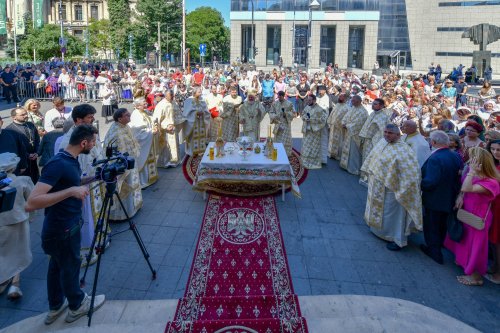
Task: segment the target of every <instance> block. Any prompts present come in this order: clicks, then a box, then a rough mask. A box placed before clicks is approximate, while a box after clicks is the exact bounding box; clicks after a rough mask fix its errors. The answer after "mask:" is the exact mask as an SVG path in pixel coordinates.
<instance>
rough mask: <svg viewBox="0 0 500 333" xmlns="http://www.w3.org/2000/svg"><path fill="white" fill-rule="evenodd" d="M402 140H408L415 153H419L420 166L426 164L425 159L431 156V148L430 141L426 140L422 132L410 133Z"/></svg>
mask: <svg viewBox="0 0 500 333" xmlns="http://www.w3.org/2000/svg"><path fill="white" fill-rule="evenodd" d="M401 141H403V142H406V143H407V144H408V145H409V146H410V147H411V149H413V151H415V154H416V155H417V160H418V165H419V167H420V168H422V166H423V165H424V163H425V161H427V159H428V158H429V156H431V148H430V146H429V142H427V140H425V138H424V137H423V135H422V134H420V133H418V132H415V133H413V134H410V135H407V134H405V135H403V136H402V137H401Z"/></svg>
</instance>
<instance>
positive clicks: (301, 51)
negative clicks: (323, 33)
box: [293, 25, 309, 66]
mask: <svg viewBox="0 0 500 333" xmlns="http://www.w3.org/2000/svg"><path fill="white" fill-rule="evenodd" d="M308 33H309V26H307V25H296V26H295V52H294V55H293V58H294V63H296V64H298V65H299V66H305V65H306V61H307V51H308V50H307V35H308Z"/></svg>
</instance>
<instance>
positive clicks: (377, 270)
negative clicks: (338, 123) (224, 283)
mask: <svg viewBox="0 0 500 333" xmlns="http://www.w3.org/2000/svg"><path fill="white" fill-rule="evenodd" d="M43 110H46V108H44V109H43ZM2 115H3V113H2ZM102 123H103V122H101V124H102ZM102 130H103V129H102V128H101V134H103V132H102ZM299 130H300V120H297V121H295V124H294V131H293V132H294V136H299V135H300V133H299ZM294 145H295V147H296V148H300V139H295V140H294ZM301 191H302V197H303V198H302V199H296V198H294V197H293V196H292V195H291V194H290V193H287V195H286V201H285V202H282V201H281V200H280V198H279V197H277V198H276V202H277V206H278V213H279V218H280V221H281V228H282V231H283V236H284V242H285V247H286V251H287V254H288V261H289V266H290V270H291V274H292V278H293V283H294V288H295V292H296V293H297V294H298V295H331V294H357V295H376V296H387V297H396V298H401V299H405V300H409V301H413V302H416V303H420V304H423V305H426V306H429V307H431V308H434V309H436V310H439V311H441V312H443V313H445V314H448V315H450V316H452V317H454V318H457V319H459V320H461V321H463V322H465V323H467V324H469V325H472V326H474V327H476V328H477V329H479V330H481V331H484V332H500V311H498V309H499V308H500V288H499V287H498V286H495V285H493V284H491V283H489V282H487V281H486V282H485V284H484V286H483V287H466V286H463V285H460V284H459V283H458V282H457V281H456V278H455V276H456V275H458V274H462V271H461V269H460V268H458V267H456V266H455V265H454V264H453V258H452V257H451V255H450V254H449V253H447V254H446V257H445V261H446V262H445V265H444V266H440V265H437V264H435V263H434V262H433V261H432V260H430V259H428V258H427V257H426V256H425V255H423V254H422V253H421V252H420V250H419V249H418V245H419V244H420V243H422V242H423V238H422V235H413V236H411V238H410V244H409V246H408V247H407V248H405V249H404V250H402V251H400V252H397V253H395V252H391V251H388V250H387V249H386V248H385V242H384V241H382V240H380V239H378V238H376V237H375V236H374V235H372V234H371V232H370V231H369V229H368V227H367V226H366V224H365V223H364V221H363V212H364V207H365V200H366V189H365V188H364V187H362V186H360V185H359V184H358V178H357V177H354V176H351V175H349V174H347V173H346V172H344V171H343V170H341V169H339V167H338V163H337V162H335V161H332V160H330V161H329V162H328V165H327V166H326V167H324V168H323V169H321V170H313V171H311V172H309V176H308V178H307V180H306V181H305V183H304V184H302V185H301ZM143 194H144V207H143V209H142V210H141V211H140V212H139V213H138V215H136V217H135V218H134V221H135V222H137V224H138V229H139V232H140V234H141V236H142V238H143V240H144V243H145V244H146V246H147V250H148V251H149V253H150V255H151V262H152V263H153V265H154V267H155V268H156V269H157V271H158V278H157V279H156V280H155V281H152V280H151V274H150V272H149V269H148V267H147V265H146V262H145V261H144V258H143V257H142V254H141V252H140V250H139V247H138V245H137V243H136V242H135V239H134V237H133V234H132V232H131V231H128V232H125V233H122V234H119V235H116V236H114V237H113V240H112V243H111V246H110V247H109V249H108V250H106V253H105V255H104V256H103V261H102V266H101V267H102V269H101V273H100V276H99V283H98V292H99V293H105V294H106V297H107V298H108V299H113V300H130V299H170V298H179V297H182V296H183V294H184V289H185V286H186V283H187V278H188V275H189V270H190V267H191V261H192V258H193V254H194V251H195V246H196V240H197V237H198V231H199V228H200V225H201V220H202V216H203V212H204V208H205V201H204V200H203V198H202V195H201V194H199V193H196V192H194V191H192V189H191V187H190V185H189V184H188V183H187V182H186V180H185V179H184V176H183V174H182V170H181V168H180V167H179V168H176V169H167V170H160V180H159V182H158V183H156V184H155V185H153V186H151V187H150V188H148V189H146V190H145V191H144V192H143ZM41 226H42V215H41V213H39V214H38V215H37V217H36V218H35V220H34V222H33V223H32V224H31V242H32V251H33V263H32V264H31V265H30V266H29V267H28V269H27V270H26V271H24V272H23V273H22V277H21V287H22V290H23V292H24V298H23V299H22V300H20V301H19V302H16V303H12V302H9V301H8V300H7V299H6V297H5V294H4V295H2V296H0V328H3V327H6V326H8V325H10V324H12V323H14V322H17V321H19V320H22V319H24V318H27V317H30V316H34V315H37V314H39V313H41V312H44V311H47V301H46V282H45V276H46V270H47V262H48V260H47V256H46V255H44V254H43V252H42V250H41V248H40V230H41ZM126 227H127V225H123V224H119V225H113V226H112V229H113V231H119V230H123V229H126ZM93 269H94V268H92V269H91V270H90V276H89V278H88V279H87V285H88V286H87V290H89V289H90V286H91V282H92V278H93V272H94V270H93Z"/></svg>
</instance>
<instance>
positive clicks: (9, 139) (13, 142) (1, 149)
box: [0, 128, 28, 175]
mask: <svg viewBox="0 0 500 333" xmlns="http://www.w3.org/2000/svg"><path fill="white" fill-rule="evenodd" d="M1 153H14V154H16V155H17V156H26V155H27V154H28V153H27V151H26V147H25V146H24V144H23V141H22V138H21V137H20V135H18V134H17V133H13V132H11V131H6V130H5V129H1V128H0V154H1ZM27 167H28V165H27V161H26V158H24V159H22V158H21V159H20V161H19V163H18V164H17V168H16V171H15V172H14V174H15V175H19V173H20V170H24V169H26V168H27Z"/></svg>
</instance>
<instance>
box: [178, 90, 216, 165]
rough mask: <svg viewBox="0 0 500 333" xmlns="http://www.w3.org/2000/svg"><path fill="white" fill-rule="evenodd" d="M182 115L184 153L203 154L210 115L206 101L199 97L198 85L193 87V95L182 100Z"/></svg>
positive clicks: (206, 142) (206, 143) (207, 140)
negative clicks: (184, 142) (183, 120)
mask: <svg viewBox="0 0 500 333" xmlns="http://www.w3.org/2000/svg"><path fill="white" fill-rule="evenodd" d="M182 116H183V117H184V118H186V122H185V123H184V129H183V132H184V140H185V141H186V154H187V155H190V156H196V155H198V154H203V153H204V152H205V149H206V148H207V145H208V143H209V134H210V132H209V131H210V118H211V116H210V112H209V111H208V108H207V103H205V101H204V100H203V99H202V98H201V88H200V87H194V88H193V96H192V97H189V98H188V99H186V100H185V101H184V110H183V112H182Z"/></svg>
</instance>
